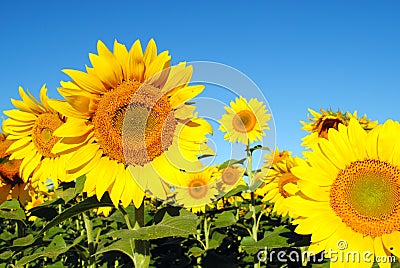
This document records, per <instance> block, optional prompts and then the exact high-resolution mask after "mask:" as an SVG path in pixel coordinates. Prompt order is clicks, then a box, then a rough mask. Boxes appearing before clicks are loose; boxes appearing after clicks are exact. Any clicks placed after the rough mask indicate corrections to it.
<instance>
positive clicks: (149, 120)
mask: <svg viewBox="0 0 400 268" xmlns="http://www.w3.org/2000/svg"><path fill="white" fill-rule="evenodd" d="M97 51H98V55H96V54H90V55H89V58H90V61H91V63H92V67H87V68H86V72H82V71H77V70H70V69H68V70H64V72H65V73H66V74H67V75H69V76H70V77H71V79H72V81H70V82H61V88H59V92H60V94H61V95H62V96H64V98H65V99H66V102H61V101H52V102H51V106H52V107H54V108H55V109H57V110H59V111H60V112H61V113H62V114H64V115H65V116H67V117H68V120H67V122H66V123H65V124H64V125H63V126H62V127H60V128H59V129H58V130H57V131H56V132H55V133H54V134H55V135H56V136H57V137H59V138H60V140H59V141H58V143H57V144H56V145H55V146H54V148H53V151H52V152H53V153H56V152H59V153H64V152H68V151H75V152H74V153H73V154H72V156H71V158H70V160H69V161H68V162H67V166H66V170H67V172H68V180H73V179H75V178H76V177H78V176H80V175H83V174H86V182H85V186H84V192H87V193H88V194H89V195H94V194H95V195H97V198H99V199H100V198H101V197H102V196H103V194H104V193H105V192H106V191H107V192H109V194H110V197H111V200H112V201H113V203H114V205H115V206H118V203H119V201H121V202H122V204H123V205H124V206H127V205H129V203H130V202H132V201H133V202H134V204H135V206H136V207H139V206H140V205H141V203H142V200H143V197H144V190H145V189H148V190H149V191H150V192H152V193H153V194H154V195H155V196H157V197H160V198H165V195H166V193H165V189H168V187H165V183H164V181H163V180H166V181H167V182H168V183H170V184H174V183H175V181H176V178H174V177H173V176H171V174H172V173H173V170H175V169H182V170H193V169H195V168H197V167H198V165H199V162H198V156H199V155H202V154H213V152H212V150H211V149H210V148H209V147H208V146H207V144H206V142H207V138H206V135H207V134H211V133H212V129H211V126H210V125H209V124H208V123H207V122H206V121H205V120H203V119H201V118H197V117H196V114H195V113H194V109H195V107H193V106H191V105H190V104H187V101H189V100H190V99H192V98H193V97H194V96H196V95H197V94H199V93H200V92H202V90H203V88H204V86H202V85H196V86H189V85H188V84H189V82H190V79H191V76H192V67H191V66H186V64H185V63H181V64H179V65H177V66H173V67H170V68H169V66H170V59H171V57H170V56H169V54H168V51H163V52H161V53H157V47H156V44H155V42H154V40H150V42H149V43H148V45H147V48H146V49H145V51H144V52H143V51H142V47H141V43H140V41H136V42H135V43H134V44H133V45H132V47H131V49H130V50H127V48H126V47H125V46H124V45H122V44H120V43H118V42H117V41H115V42H114V49H113V52H111V51H110V50H109V49H108V48H107V47H106V46H105V45H104V43H102V42H101V41H99V42H98V44H97ZM161 178H162V179H163V180H161Z"/></svg>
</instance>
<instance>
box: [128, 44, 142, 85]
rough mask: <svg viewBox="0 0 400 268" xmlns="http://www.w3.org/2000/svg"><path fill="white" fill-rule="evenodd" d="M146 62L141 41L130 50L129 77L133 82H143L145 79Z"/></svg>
mask: <svg viewBox="0 0 400 268" xmlns="http://www.w3.org/2000/svg"><path fill="white" fill-rule="evenodd" d="M144 68H145V67H144V62H143V52H142V45H141V44H140V41H139V40H136V42H135V43H133V45H132V47H131V49H130V50H129V59H128V77H129V79H131V80H136V81H140V82H142V81H143V79H144Z"/></svg>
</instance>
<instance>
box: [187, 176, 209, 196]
mask: <svg viewBox="0 0 400 268" xmlns="http://www.w3.org/2000/svg"><path fill="white" fill-rule="evenodd" d="M207 192H208V188H207V182H206V181H204V180H203V179H195V180H192V181H191V182H190V184H189V195H190V196H191V197H193V199H201V198H203V197H205V196H206V194H207Z"/></svg>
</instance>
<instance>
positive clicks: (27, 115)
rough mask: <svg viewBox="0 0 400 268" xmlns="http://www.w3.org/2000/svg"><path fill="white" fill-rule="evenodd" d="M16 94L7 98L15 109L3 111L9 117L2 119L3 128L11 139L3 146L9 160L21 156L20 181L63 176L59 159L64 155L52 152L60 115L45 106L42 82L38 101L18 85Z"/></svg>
mask: <svg viewBox="0 0 400 268" xmlns="http://www.w3.org/2000/svg"><path fill="white" fill-rule="evenodd" d="M19 94H20V96H21V99H22V100H14V99H12V100H11V101H12V103H13V105H14V106H15V107H16V108H17V109H14V110H8V111H4V114H6V115H7V116H8V117H9V118H8V119H6V120H4V122H3V130H4V132H5V133H6V134H7V140H9V141H11V142H12V144H11V145H10V146H9V148H8V149H7V152H8V153H11V155H10V160H14V159H22V162H21V163H20V165H19V174H20V176H21V178H22V180H23V181H24V182H27V181H28V179H29V178H30V177H31V176H32V182H33V183H39V182H40V183H45V182H46V181H47V180H48V179H53V180H54V183H56V182H57V179H60V178H62V177H63V176H64V173H65V172H64V171H63V170H62V165H61V164H60V163H61V162H63V161H65V159H64V157H60V156H59V155H58V154H55V153H53V152H52V149H53V146H54V144H56V143H57V141H58V140H59V138H57V137H55V136H54V135H53V133H54V131H55V130H56V129H57V128H58V127H60V126H61V125H62V124H63V123H64V119H63V117H62V116H61V115H60V114H59V113H58V112H57V111H56V110H54V109H53V108H51V107H50V106H49V104H48V102H49V100H50V99H49V98H48V97H47V88H46V86H45V85H44V86H43V87H42V88H41V89H40V101H38V100H37V99H36V98H35V97H34V96H32V95H31V94H30V93H29V92H25V91H24V90H23V89H22V87H19Z"/></svg>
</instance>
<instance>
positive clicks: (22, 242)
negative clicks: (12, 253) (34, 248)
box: [13, 234, 35, 247]
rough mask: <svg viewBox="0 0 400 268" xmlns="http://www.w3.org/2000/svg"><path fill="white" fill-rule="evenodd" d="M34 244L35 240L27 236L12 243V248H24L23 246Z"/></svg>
mask: <svg viewBox="0 0 400 268" xmlns="http://www.w3.org/2000/svg"><path fill="white" fill-rule="evenodd" d="M34 242H35V239H34V238H33V235H32V234H29V235H27V236H25V237H21V238H17V239H15V240H14V241H13V246H17V247H24V246H28V245H30V244H32V243H34Z"/></svg>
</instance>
